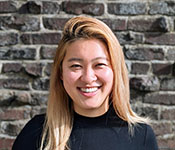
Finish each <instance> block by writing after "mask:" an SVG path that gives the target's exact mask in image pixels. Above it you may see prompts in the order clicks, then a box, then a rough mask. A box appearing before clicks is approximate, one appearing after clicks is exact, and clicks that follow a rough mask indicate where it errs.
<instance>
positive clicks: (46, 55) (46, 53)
mask: <svg viewBox="0 0 175 150" xmlns="http://www.w3.org/2000/svg"><path fill="white" fill-rule="evenodd" d="M55 53H56V47H41V50H40V55H41V58H42V59H52V60H53V58H54V56H55Z"/></svg>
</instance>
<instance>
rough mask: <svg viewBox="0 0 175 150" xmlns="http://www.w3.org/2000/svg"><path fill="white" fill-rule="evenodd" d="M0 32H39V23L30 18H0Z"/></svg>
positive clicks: (16, 16) (34, 18) (19, 16)
mask: <svg viewBox="0 0 175 150" xmlns="http://www.w3.org/2000/svg"><path fill="white" fill-rule="evenodd" d="M0 24H1V27H0V29H1V30H8V29H16V30H19V31H23V32H25V31H39V30H40V21H39V19H38V18H36V17H31V16H21V15H15V16H0Z"/></svg>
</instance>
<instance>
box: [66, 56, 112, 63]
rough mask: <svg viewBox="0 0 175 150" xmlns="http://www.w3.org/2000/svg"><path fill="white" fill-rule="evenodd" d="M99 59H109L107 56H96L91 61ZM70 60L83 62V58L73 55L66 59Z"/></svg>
mask: <svg viewBox="0 0 175 150" xmlns="http://www.w3.org/2000/svg"><path fill="white" fill-rule="evenodd" d="M99 59H104V60H107V61H109V60H108V58H106V57H96V58H94V59H92V60H91V61H92V62H93V61H96V60H99ZM72 61H79V62H83V59H81V58H76V57H73V58H70V59H68V62H72Z"/></svg>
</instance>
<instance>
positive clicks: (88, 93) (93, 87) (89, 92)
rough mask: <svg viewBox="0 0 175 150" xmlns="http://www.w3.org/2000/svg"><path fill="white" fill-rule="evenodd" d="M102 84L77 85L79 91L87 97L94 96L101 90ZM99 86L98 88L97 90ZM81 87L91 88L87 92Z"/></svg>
mask: <svg viewBox="0 0 175 150" xmlns="http://www.w3.org/2000/svg"><path fill="white" fill-rule="evenodd" d="M101 87H102V86H91V87H77V89H78V91H79V92H80V94H81V95H83V96H85V97H93V96H95V95H96V94H97V92H98V91H99V89H100V88H101ZM96 88H97V90H95V89H96ZM81 89H89V91H88V90H87V91H88V92H85V91H83V90H81ZM90 89H91V90H92V89H94V91H93V90H92V91H90Z"/></svg>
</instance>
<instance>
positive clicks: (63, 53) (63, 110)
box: [13, 17, 158, 150]
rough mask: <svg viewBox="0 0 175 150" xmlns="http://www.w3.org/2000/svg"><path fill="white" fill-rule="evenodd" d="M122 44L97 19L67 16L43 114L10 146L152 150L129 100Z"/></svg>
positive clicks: (50, 149) (57, 149)
mask: <svg viewBox="0 0 175 150" xmlns="http://www.w3.org/2000/svg"><path fill="white" fill-rule="evenodd" d="M129 94H130V93H129V81H128V72H127V68H126V65H125V60H124V56H123V52H122V49H121V47H120V44H119V42H118V40H117V39H116V37H115V35H114V34H113V32H112V31H111V30H110V29H109V27H108V26H107V25H105V24H104V23H103V22H101V21H99V20H97V19H94V18H89V17H75V18H72V19H70V20H69V21H68V22H67V23H66V25H65V28H64V31H63V36H62V39H61V41H60V43H59V45H58V49H57V52H56V56H55V59H54V64H53V68H52V73H51V80H50V96H49V100H48V109H47V113H46V115H39V116H36V117H34V118H33V119H32V120H31V121H30V122H29V123H28V124H27V125H26V126H25V128H24V129H23V130H22V131H21V133H20V134H19V136H18V137H17V139H16V141H15V143H14V145H13V150H23V149H25V150H28V149H30V150H38V149H40V150H43V149H44V150H66V149H71V150H128V149H129V150H157V149H158V148H157V142H156V139H155V135H154V133H153V130H152V129H151V127H150V126H149V125H148V121H147V119H145V118H142V117H139V116H138V115H137V114H136V113H134V112H133V111H132V109H131V106H130V103H129Z"/></svg>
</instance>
